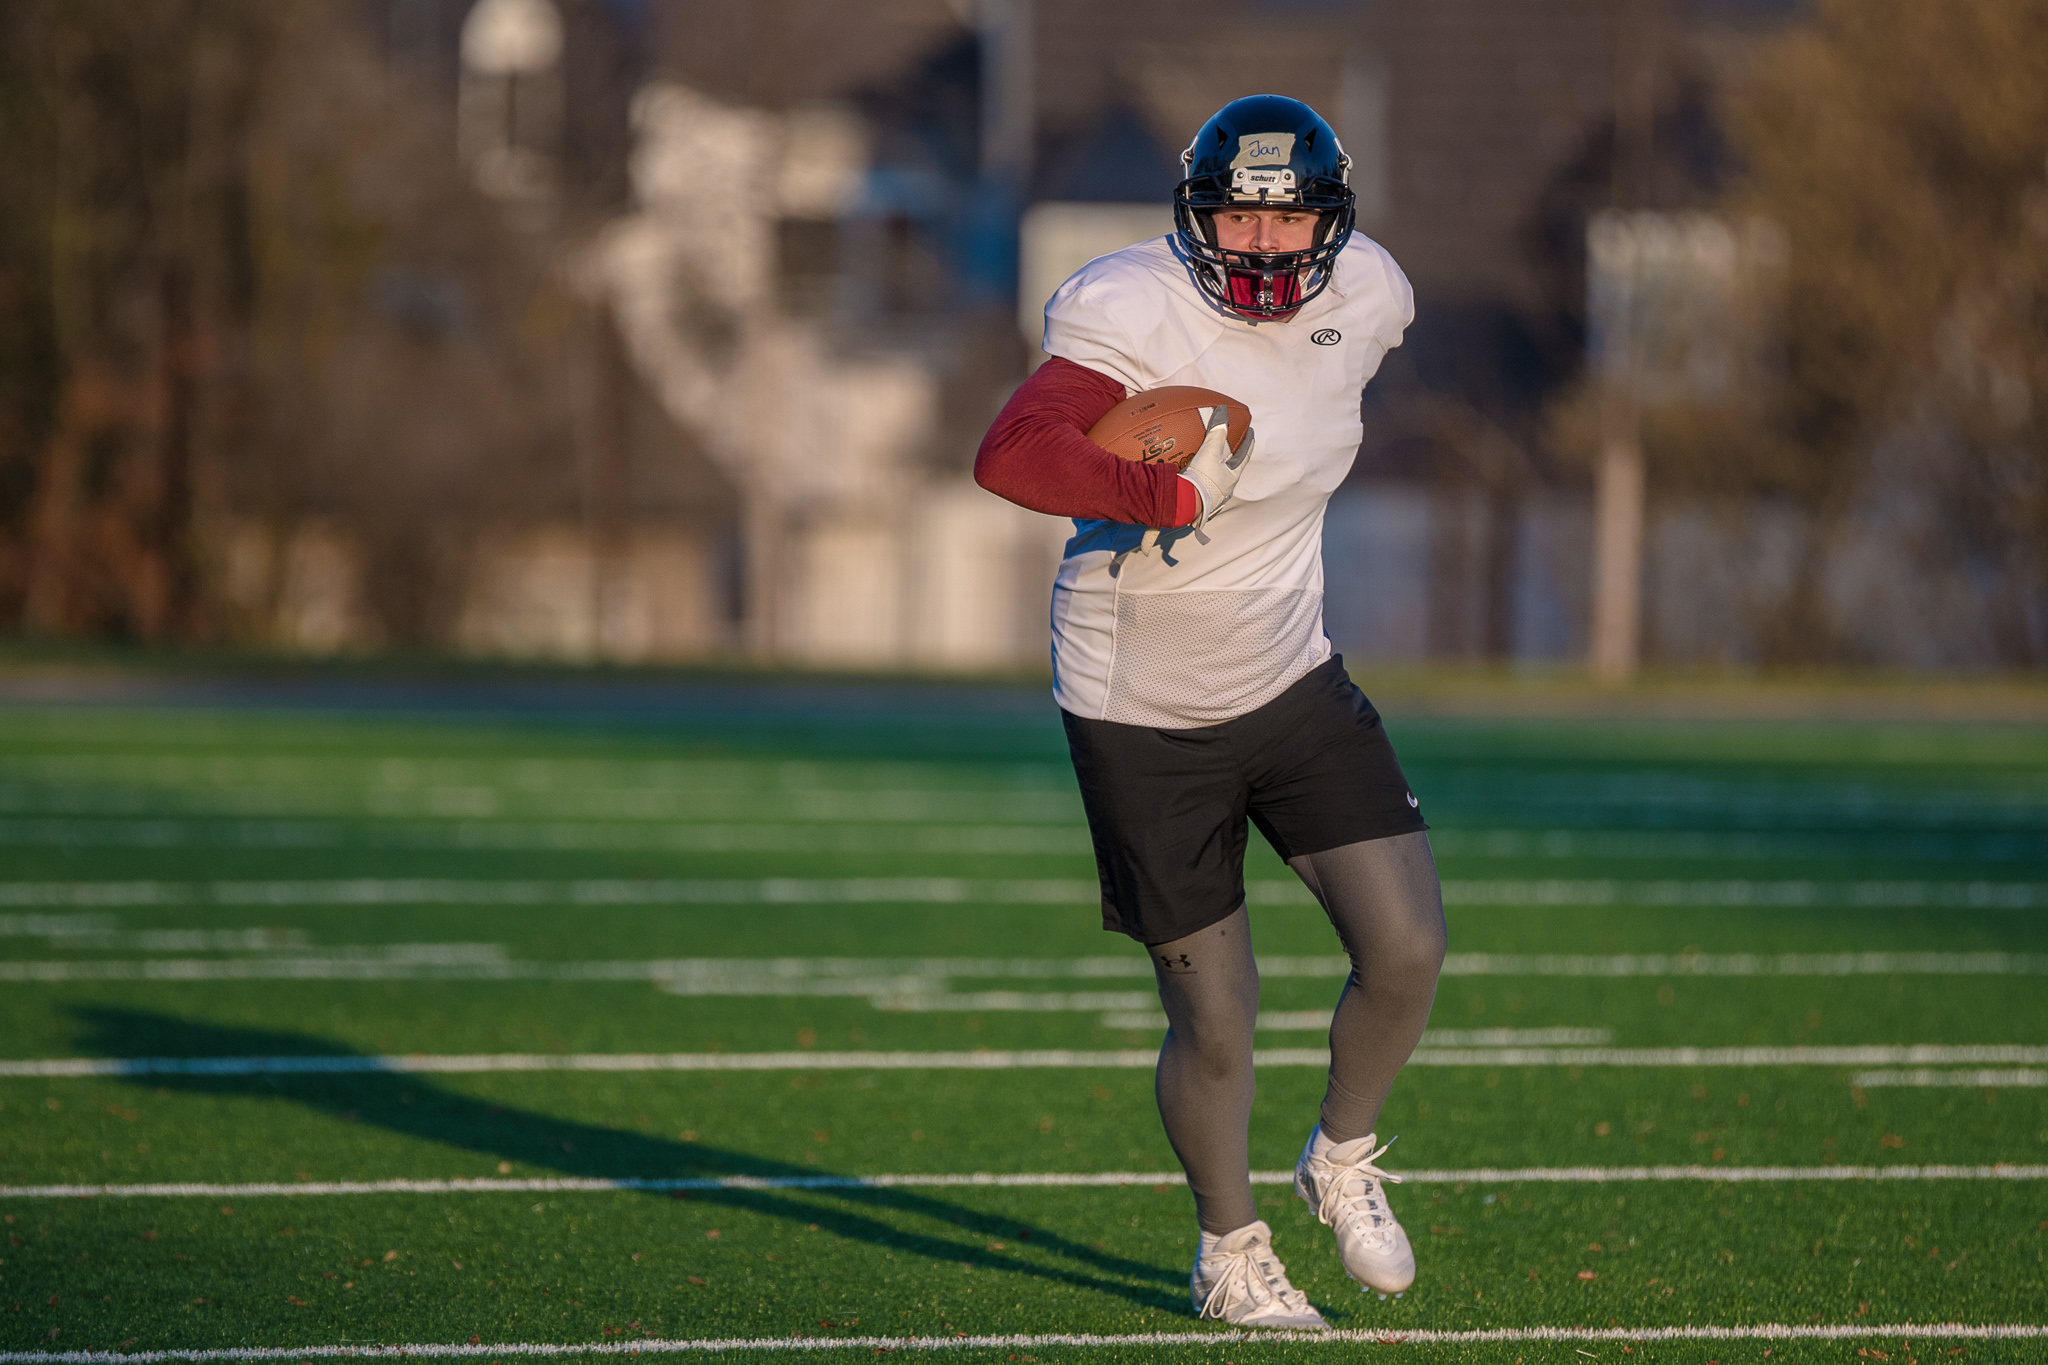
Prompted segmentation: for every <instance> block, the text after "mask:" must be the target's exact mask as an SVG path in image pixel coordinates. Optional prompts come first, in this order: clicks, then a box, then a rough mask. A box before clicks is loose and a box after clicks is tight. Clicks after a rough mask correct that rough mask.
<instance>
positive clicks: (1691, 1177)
mask: <svg viewBox="0 0 2048 1365" xmlns="http://www.w3.org/2000/svg"><path fill="white" fill-rule="evenodd" d="M1398 1174H1399V1175H1400V1177H1401V1180H1402V1182H1403V1183H1405V1184H1409V1185H1635V1184H1646V1183H1647V1184H1661V1183H1671V1182H1694V1183H1697V1182H1706V1183H1710V1184H1737V1185H1742V1184H1783V1183H1787V1182H1792V1181H1821V1182H1828V1181H1835V1182H1840V1181H1852V1182H1853V1181H1868V1180H2048V1165H2031V1166H2028V1165H2014V1164H2008V1163H1999V1164H1996V1165H1991V1166H1525V1167H1493V1166H1482V1167H1475V1168H1473V1169H1470V1170H1442V1171H1400V1172H1398ZM1293 1180H1294V1172H1292V1171H1253V1172H1252V1183H1253V1184H1254V1185H1288V1184H1292V1183H1293ZM1186 1183H1187V1177H1186V1176H1184V1175H1182V1174H1181V1173H1180V1172H1179V1171H1087V1172H1063V1171H1047V1172H1025V1173H1017V1174H1003V1175H998V1174H990V1173H988V1172H973V1173H969V1174H960V1175H791V1176H755V1175H732V1176H716V1177H671V1178H656V1177H646V1178H639V1177H620V1178H617V1179H595V1178H575V1177H560V1176H538V1177H533V1178H524V1179H505V1178H502V1177H492V1176H480V1177H478V1178H477V1179H474V1180H462V1179H454V1180H324V1181H295V1182H285V1181H251V1182H245V1183H242V1184H207V1183H202V1182H192V1181H183V1182H178V1181H170V1182H157V1183H153V1184H141V1185H0V1199H180V1198H196V1199H261V1198H269V1197H273V1196H285V1197H291V1198H316V1197H321V1196H332V1195H354V1194H602V1193H605V1192H608V1191H629V1192H630V1191H652V1192H657V1193H663V1192H667V1193H673V1192H677V1191H681V1192H690V1191H706V1192H713V1191H718V1190H925V1189H1092V1188H1097V1187H1102V1186H1115V1187H1123V1186H1159V1187H1167V1186H1178V1185H1185V1184H1186Z"/></svg>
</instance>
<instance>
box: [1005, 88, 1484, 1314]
mask: <svg viewBox="0 0 2048 1365" xmlns="http://www.w3.org/2000/svg"><path fill="white" fill-rule="evenodd" d="M1181 164H1182V167H1183V173H1184V178H1183V180H1182V181H1181V183H1180V186H1179V188H1178V189H1177V190H1176V191H1175V194H1174V222H1175V230H1174V232H1173V233H1172V234H1171V235H1169V236H1165V237H1161V238H1157V239H1155V240H1152V241H1148V242H1141V243H1139V244H1137V245H1136V246H1131V247H1126V248H1125V249H1123V250H1121V251H1117V252H1112V253H1111V254H1110V255H1107V256H1104V257H1101V258H1100V259H1098V260H1095V261H1091V262H1089V263H1088V264H1087V265H1086V266H1084V267H1082V269H1081V270H1080V271H1079V272H1078V273H1077V274H1075V275H1074V276H1073V278H1071V279H1069V280H1068V281H1067V282H1066V283H1065V284H1064V285H1062V286H1060V289H1059V291H1058V292H1057V293H1055V294H1054V295H1053V297H1052V300H1051V302H1050V303H1048V304H1047V305H1046V310H1045V349H1046V351H1047V352H1048V354H1049V355H1050V357H1051V358H1050V359H1049V360H1047V361H1046V362H1045V363H1044V364H1043V365H1041V366H1040V367H1039V369H1038V370H1037V371H1036V372H1035V373H1034V374H1033V375H1032V376H1031V378H1030V379H1028V380H1027V381H1026V382H1025V383H1024V385H1023V386H1022V387H1021V388H1019V389H1018V390H1017V392H1016V394H1015V395H1014V396H1013V397H1012V398H1011V400H1010V402H1009V403H1008V405H1007V406H1006V407H1004V409H1003V411H1002V413H1001V415H1000V416H998V417H997V419H996V421H995V424H994V425H993V426H992V427H991V428H990V429H989V432H988V435H987V437H986V438H985V439H984V440H983V442H982V446H981V451H980V454H979V456H978V457H977V459H976V462H975V476H976V478H977V479H978V480H979V481H980V482H981V484H982V486H983V487H985V488H987V489H989V490H991V491H992V492H995V493H998V494H1000V495H1002V496H1003V497H1006V498H1008V499H1010V500H1011V501H1013V502H1017V503H1020V504H1022V505H1023V506H1026V507H1030V508H1034V509H1036V510H1038V511H1040V512H1048V513H1052V514H1054V515H1057V516H1064V517H1072V518H1073V519H1074V523H1075V534H1074V537H1073V539H1072V540H1070V541H1068V542H1067V547H1066V555H1065V559H1064V561H1063V562H1062V563H1061V565H1060V569H1059V575H1058V578H1057V580H1056V581H1055V584H1054V587H1053V604H1052V644H1053V665H1054V683H1053V690H1054V696H1055V698H1056V699H1057V701H1058V702H1059V705H1060V708H1061V713H1062V716H1063V719H1064V721H1065V725H1066V731H1067V740H1068V745H1069V748H1070V750H1071V753H1072V755H1073V761H1074V771H1075V773H1076V775H1077V776H1078V778H1079V779H1080V786H1081V794H1082V799H1083V802H1084V804H1085V806H1086V809H1087V814H1088V826H1089V830H1090V833H1091V834H1092V836H1093V840H1094V845H1095V855H1096V862H1097V866H1098V868H1099V871H1100V873H1101V878H1102V917H1103V925H1104V927H1105V928H1108V929H1111V930H1115V931H1118V932H1121V933H1124V934H1128V935H1129V936H1131V937H1132V938H1134V939H1136V940H1138V941H1139V942H1141V943H1143V944H1145V945H1147V947H1148V949H1149V950H1150V952H1151V955H1152V961H1153V967H1154V972H1155V975H1156V977H1157V980H1158V986H1159V997H1160V1000H1161V1001H1162V1002H1163V1003H1164V1005H1165V1007H1166V1017H1167V1022H1168V1028H1167V1033H1166V1041H1165V1043H1164V1045H1163V1046H1162V1047H1161V1048H1160V1053H1159V1070H1158V1077H1157V1095H1158V1101H1159V1113H1160V1117H1161V1118H1162V1119H1163V1120H1164V1122H1165V1126H1166V1134H1167V1137H1168V1139H1169V1140H1170V1141H1171V1142H1172V1144H1173V1149H1174V1151H1175V1153H1176V1154H1177V1155H1178V1156H1179V1158H1180V1161H1181V1164H1182V1166H1183V1167H1185V1168H1186V1170H1187V1175H1188V1185H1189V1188H1190V1189H1191V1191H1192V1192H1193V1194H1194V1199H1195V1208H1196V1213H1197V1216H1198V1219H1199V1221H1200V1224H1201V1237H1200V1245H1199V1247H1198V1249H1197V1251H1196V1255H1195V1264H1194V1270H1193V1274H1192V1276H1191V1280H1190V1289H1191V1292H1192V1295H1193V1299H1194V1304H1195V1308H1196V1310H1197V1311H1198V1312H1199V1313H1200V1314H1201V1315H1202V1316H1203V1317H1214V1318H1220V1319H1222V1320H1224V1321H1226V1322H1231V1323H1238V1324H1244V1325H1255V1326H1268V1327H1309V1328H1318V1327H1323V1326H1325V1325H1326V1324H1325V1323H1324V1321H1323V1319H1322V1316H1321V1315H1320V1314H1319V1313H1317V1311H1316V1310H1315V1308H1314V1307H1312V1306H1311V1305H1310V1304H1309V1302H1308V1300H1307V1299H1306V1298H1305V1297H1304V1296H1303V1295H1302V1294H1301V1292H1300V1291H1299V1290H1297V1289H1295V1288H1294V1287H1293V1285H1291V1284H1290V1283H1289V1282H1288V1279H1287V1272H1286V1269H1285V1268H1284V1266H1283V1265H1282V1264H1281V1262H1280V1259H1279V1257H1278V1256H1277V1255H1276V1254H1275V1253H1274V1249H1273V1243H1272V1230H1271V1229H1270V1228H1269V1227H1268V1226H1267V1225H1266V1224H1265V1223H1264V1222H1263V1221H1261V1220H1260V1218H1259V1216H1258V1210H1257V1206H1256V1205H1255V1204H1254V1202H1253V1199H1252V1189H1251V1180H1250V1164H1249V1158H1248V1138H1247V1128H1248V1126H1249V1123H1250V1118H1251V1107H1252V1087H1253V1078H1252V1030H1253V1027H1254V1025H1255V1022H1256V1020H1257V1016H1258V1008H1259V978H1258V969H1257V966H1256V965H1255V963H1254V961H1253V957H1252V943H1251V926H1250V922H1249V920H1248V919H1247V917H1246V912H1245V899H1244V852H1245V841H1246V837H1247V835H1246V829H1245V822H1246V820H1247V818H1249V819H1250V821H1251V823H1252V824H1255V825H1257V826H1258V827H1259V831H1260V833H1261V834H1263V835H1264V836H1265V837H1266V839H1267V840H1268V842H1270V843H1271V844H1272V846H1273V847H1274V848H1275V849H1276V850H1278V852H1279V853H1280V856H1281V857H1283V858H1285V859H1286V860H1287V863H1288V866H1290V867H1291V868H1292V869H1293V870H1294V871H1295V873H1296V874H1297V875H1298V876H1300V878H1301V879H1302V881H1303V882H1305V883H1306V884H1307V885H1308V888H1309V890H1310V891H1311V892H1312V893H1313V894H1314V895H1315V897H1316V899H1317V900H1318V901H1319V902H1320V903H1321V904H1322V906H1323V908H1324V910H1325V911H1327V912H1328V914H1329V917H1330V921H1331V923H1332V924H1333V925H1334V926H1335V928H1336V931H1337V935H1338V937H1339V939H1340V940H1341V941H1342V943H1343V945H1344V949H1345V951H1346V953H1348V954H1349V956H1350V959H1351V972H1350V975H1349V977H1348V978H1347V980H1346V981H1345V984H1344V989H1343V993H1342V994H1341V995H1340V996H1339V998H1338V1001H1337V1011H1336V1017H1335V1019H1334V1021H1333V1022H1332V1024H1331V1026H1330V1075H1329V1083H1328V1087H1327V1089H1326V1091H1325V1094H1324V1097H1323V1102H1322V1109H1321V1113H1320V1114H1319V1115H1318V1119H1317V1122H1316V1123H1315V1124H1314V1125H1313V1126H1312V1127H1311V1128H1310V1131H1309V1134H1308V1140H1307V1142H1306V1144H1305V1145H1304V1146H1303V1148H1302V1154H1301V1159H1300V1163H1299V1164H1298V1165H1297V1167H1296V1168H1295V1178H1294V1187H1295V1190H1296V1192H1297V1193H1298V1194H1299V1195H1300V1197H1301V1198H1302V1199H1304V1200H1306V1201H1307V1202H1308V1203H1309V1205H1310V1206H1311V1207H1312V1208H1314V1209H1315V1211H1316V1214H1317V1216H1318V1217H1319V1218H1320V1219H1321V1220H1322V1221H1323V1222H1324V1223H1325V1224H1327V1225H1329V1226H1330V1227H1331V1228H1333V1229H1334V1230H1335V1233H1336V1240H1337V1249H1338V1253H1339V1255H1340V1257H1341V1258H1342V1261H1343V1264H1344V1268H1345V1270H1346V1271H1348V1272H1349V1273H1350V1275H1351V1276H1352V1278H1353V1279H1355V1280H1356V1281H1358V1282H1359V1284H1361V1285H1363V1286H1364V1287H1366V1288H1367V1289H1371V1290H1376V1291H1378V1292H1380V1293H1381V1294H1382V1295H1385V1294H1387V1293H1399V1292H1400V1291H1402V1290H1404V1289H1406V1288H1407V1287H1408V1286H1409V1284H1411V1283H1412V1282H1413V1281H1414V1278H1415V1258H1414V1255H1413V1252H1412V1251H1411V1250H1410V1248H1409V1244H1408V1238H1407V1235H1406V1234H1405V1233H1404V1232H1403V1231H1402V1229H1401V1225H1400V1223H1399V1222H1398V1221H1397V1220H1396V1219H1395V1217H1394V1213H1393V1210H1392V1209H1391V1208H1390V1207H1389V1206H1388V1203H1387V1197H1386V1192H1385V1188H1384V1186H1385V1184H1386V1183H1388V1182H1397V1180H1398V1178H1397V1177H1395V1176H1392V1175H1389V1174H1388V1173H1387V1172H1386V1171H1384V1170H1382V1169H1381V1168H1380V1166H1379V1165H1378V1164H1377V1163H1378V1162H1379V1160H1380V1158H1381V1155H1382V1154H1383V1153H1384V1152H1385V1150H1386V1148H1385V1146H1384V1145H1383V1144H1381V1143H1380V1142H1379V1141H1378V1139H1377V1138H1376V1136H1375V1131H1376V1128H1377V1125H1378V1119H1379V1113H1380V1107H1381V1105H1382V1104H1383V1103H1384V1101H1385V1099H1386V1096H1387V1091H1388V1089H1389V1087H1391V1085H1392V1084H1393V1081H1394V1077H1395V1075H1396V1073H1398V1072H1399V1071H1400V1069H1401V1067H1402V1065H1403V1064H1404V1063H1406V1061H1407V1060H1408V1056H1409V1054H1410V1052H1412V1051H1413V1050H1414V1047H1415V1044H1416V1042H1417V1040H1418V1039H1419V1038H1420V1037H1421V1035H1422V1029H1423V1025H1424V1023H1425V1021H1426V1020H1427V1019H1428V1017H1429V1009H1430V1005H1431V1002H1432V1001H1433V1000H1434V998H1435V995H1436V979H1437V972H1438V970H1439V969H1440V967H1441V966H1442V964H1443V954H1444V947H1445V931H1444V919H1443V903H1442V896H1441V892H1440V889H1439V887H1438V884H1437V874H1436V865H1435V862H1434V860H1433V858H1432V857H1431V853H1430V847H1429V841H1428V837H1427V836H1426V835H1425V834H1424V832H1423V831H1424V830H1425V829H1426V828H1427V826H1426V825H1425V824H1424V823H1423V818H1422V812H1421V809H1420V806H1419V803H1418V802H1417V800H1416V798H1415V795H1414V793H1413V791H1411V790H1410V788H1409V786H1408V782H1407V779H1406V778H1404V777H1403V776H1402V773H1401V767H1400V764H1399V763H1398V762H1397V761H1396V760H1395V757H1394V750H1393V747H1392V746H1391V745H1390V744H1389V742H1388V740H1387V735H1386V732H1385V730H1384V729H1383V728H1382V727H1381V724H1380V718H1379V714H1378V713H1377V712H1376V711H1375V710H1374V709H1373V707H1372V704H1371V703H1370V702H1368V701H1367V700H1366V699H1365V697H1364V695H1363V694H1362V693H1360V691H1359V690H1358V688H1357V687H1356V686H1355V685H1353V683H1352V682H1351V679H1350V678H1349V677H1348V676H1347V675H1346V674H1345V671H1344V665H1343V660H1342V659H1341V658H1340V657H1338V656H1337V655H1334V654H1333V653H1332V652H1331V649H1330V642H1329V639H1328V637H1327V636H1326V635H1325V634H1324V632H1323V620H1322V600H1323V565H1322V533H1323V509H1324V506H1325V504H1326V503H1327V502H1328V501H1329V497H1330V494H1331V492H1332V491H1334V490H1335V489H1336V487H1337V485H1338V484H1340V483H1341V482H1343V480H1344V476H1345V474H1346V472H1347V471H1348V470H1349V469H1350V468H1351V463H1352V459H1353V457H1354V455H1355V454H1356V453H1357V449H1358V444H1359V440H1360V438H1361V436H1362V435H1363V429H1362V427H1361V425H1360V417H1359V396H1360V392H1361V390H1363V388H1364V387H1365V384H1366V382H1367V381H1368V380H1370V379H1371V378H1372V376H1373V374H1374V372H1375V371H1376V370H1377V369H1378V368H1379V365H1380V361H1381V359H1382V358H1383V357H1384V356H1385V355H1386V353H1387V351H1388V350H1389V349H1390V348H1392V347H1394V346H1397V345H1399V344H1400V342H1401V336H1402V333H1403V332H1404V331H1405V330H1406V328H1407V326H1408V324H1409V322H1410V321H1411V320H1412V319H1413V317H1414V296H1413V294H1412V292H1411V291H1410V289H1409V286H1408V281H1407V278H1406V277H1405V276H1404V275H1402V273H1401V270H1400V267H1398V266H1396V265H1395V264H1394V261H1393V258H1392V257H1391V256H1389V255H1388V254H1387V253H1386V251H1385V250H1384V249H1382V248H1381V247H1380V246H1379V245H1378V244H1377V243H1375V242H1372V241H1370V240H1368V239H1367V238H1366V237H1365V236H1363V235H1362V234H1360V233H1357V232H1354V231H1353V229H1352V225H1353V218H1354V206H1353V196H1352V192H1351V188H1350V186H1349V184H1348V183H1347V182H1348V174H1349V169H1350V159H1349V158H1348V157H1346V156H1345V154H1344V151H1343V148H1342V147H1340V146H1339V145H1338V140H1337V136H1336V134H1335V133H1334V132H1333V131H1332V130H1331V128H1330V125H1329V124H1328V123H1326V122H1324V121H1323V119H1322V118H1321V117H1319V116H1318V115H1317V114H1316V112H1315V111H1314V110H1313V109H1311V108H1309V107H1308V106H1307V105H1305V104H1303V103H1301V102H1300V101H1298V100H1293V99H1287V98H1283V97H1281V96H1277V95H1254V96H1251V97H1248V98H1245V99H1240V100H1235V101H1233V102H1231V103H1230V104H1227V105H1225V106H1224V107H1223V108H1222V109H1220V110H1218V111H1217V112H1216V114H1215V115H1214V116H1213V117H1211V118H1210V119H1209V120H1208V122H1206V123H1204V124H1203V125H1202V127H1201V130H1200V131H1199V132H1197V133H1196V134H1195V138H1194V141H1193V142H1191V143H1190V144H1189V145H1188V148H1187V150H1186V151H1185V152H1183V153H1182V154H1181ZM1173 384H1188V385H1199V386H1202V387H1205V388H1209V389H1213V390H1216V391H1219V392H1222V393H1225V394H1228V395H1230V396H1231V397H1233V398H1236V399H1237V400H1239V401H1240V402H1243V403H1245V404H1246V405H1248V406H1249V407H1250V409H1251V413H1252V421H1253V425H1254V427H1255V429H1256V432H1257V436H1256V439H1254V437H1253V436H1252V435H1251V434H1249V433H1248V434H1247V435H1246V436H1245V437H1244V439H1243V440H1242V441H1241V442H1240V443H1239V445H1238V446H1237V448H1236V449H1235V450H1233V449H1231V448H1230V445H1229V440H1228V435H1227V428H1226V424H1225V413H1224V411H1223V410H1222V409H1221V408H1219V409H1218V410H1217V411H1216V412H1215V413H1214V415H1213V417H1212V418H1211V419H1210V420H1209V424H1208V425H1209V431H1208V437H1207V439H1206V440H1205V441H1204V442H1203V444H1202V446H1201V448H1200V450H1199V451H1198V452H1197V453H1196V454H1195V456H1194V458H1193V459H1192V460H1191V461H1190V462H1189V463H1188V465H1187V466H1186V468H1185V470H1183V471H1181V472H1178V473H1177V472H1176V471H1175V470H1174V468H1173V466H1171V465H1169V464H1142V463H1138V462H1134V461H1126V460H1121V459H1118V458H1116V457H1115V456H1113V455H1111V454H1109V453H1108V452H1107V451H1105V450H1103V449H1101V448H1100V447H1098V446H1096V445H1095V444H1094V443H1093V442H1091V441H1090V440H1089V439H1088V438H1087V435H1086V433H1087V431H1088V430H1089V429H1090V428H1091V427H1092V426H1094V424H1095V423H1096V421H1097V420H1098V419H1100V418H1101V417H1102V416H1103V415H1104V414H1105V413H1106V412H1108V411H1109V409H1110V408H1112V407H1114V406H1115V405H1116V404H1117V403H1119V402H1121V401H1123V400H1124V399H1125V398H1126V397H1128V396H1130V395H1132V394H1135V393H1138V392H1140V391H1142V390H1146V389H1153V388H1158V387H1161V386H1163V385H1173Z"/></svg>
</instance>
